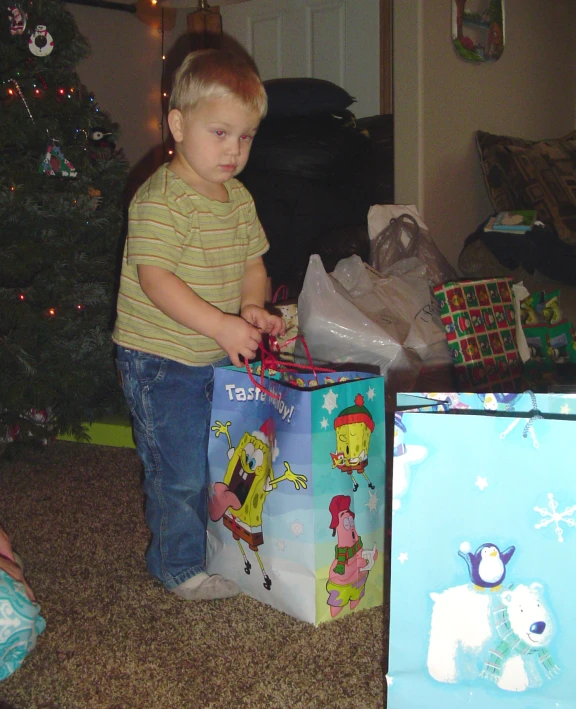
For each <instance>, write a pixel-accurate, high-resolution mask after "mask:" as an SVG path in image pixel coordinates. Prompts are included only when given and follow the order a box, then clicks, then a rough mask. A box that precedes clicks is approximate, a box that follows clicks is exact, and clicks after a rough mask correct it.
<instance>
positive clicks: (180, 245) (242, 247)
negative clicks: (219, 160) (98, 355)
mask: <svg viewBox="0 0 576 709" xmlns="http://www.w3.org/2000/svg"><path fill="white" fill-rule="evenodd" d="M225 186H226V189H227V191H228V196H229V201H228V202H218V201H216V200H211V199H208V198H207V197H204V196H203V195H200V194H198V193H197V192H196V191H195V190H193V189H192V188H191V187H189V186H188V185H187V184H186V183H185V182H184V181H183V180H182V179H181V178H180V177H178V176H177V175H176V174H174V173H173V172H172V171H171V170H169V169H168V166H167V165H163V166H162V167H160V168H159V169H158V170H157V171H156V172H155V173H154V174H153V175H152V176H151V177H150V178H149V179H148V180H147V181H146V182H145V183H144V184H143V185H142V186H141V187H140V189H139V190H138V192H137V193H136V195H135V196H134V198H133V200H132V202H131V204H130V211H129V225H128V238H127V239H126V245H125V247H124V256H123V259H122V274H121V277H120V290H119V293H118V306H117V311H118V312H117V318H116V325H115V327H114V333H113V335H112V337H113V339H114V342H116V343H117V344H119V345H122V346H123V347H126V348H127V349H135V350H139V351H142V352H149V353H151V354H155V355H159V356H161V357H167V358H169V359H173V360H175V361H177V362H182V363H184V364H191V365H204V364H210V363H212V362H216V361H218V360H219V359H221V358H222V357H224V356H225V352H224V351H223V350H222V349H221V348H220V346H219V345H218V344H217V342H216V341H215V340H212V339H210V338H208V337H206V336H205V335H201V334H200V333H198V332H195V331H194V330H190V329H188V328H187V327H185V326H184V325H180V324H179V323H177V322H175V321H174V320H172V319H171V318H169V317H168V316H167V315H164V313H162V312H161V311H160V310H159V309H158V308H157V307H156V306H155V305H154V304H153V303H152V302H151V301H150V300H149V299H148V297H147V296H146V295H144V292H143V291H142V288H141V287H140V281H139V279H138V271H137V266H138V264H142V265H149V266H159V267H160V268H164V269H166V270H167V271H170V272H171V273H174V274H176V275H177V276H178V277H179V278H181V279H182V280H183V281H184V282H185V283H186V284H187V285H188V286H189V287H190V288H192V290H194V292H195V293H196V294H197V295H199V296H200V297H201V298H203V299H204V300H205V301H207V302H208V303H211V304H212V305H214V306H216V307H217V308H219V309H220V310H221V311H222V312H225V313H232V314H238V313H239V312H240V299H241V294H242V283H243V278H244V270H245V267H246V261H247V260H249V259H252V258H256V257H258V256H262V254H264V253H266V251H267V250H268V242H267V240H266V236H265V234H264V230H263V229H262V226H261V224H260V221H259V220H258V217H257V215H256V208H255V206H254V201H253V200H252V197H251V196H250V193H249V192H248V190H246V188H245V187H244V186H243V185H242V184H241V183H240V182H239V181H238V180H235V179H231V180H228V181H227V182H226V183H225Z"/></svg>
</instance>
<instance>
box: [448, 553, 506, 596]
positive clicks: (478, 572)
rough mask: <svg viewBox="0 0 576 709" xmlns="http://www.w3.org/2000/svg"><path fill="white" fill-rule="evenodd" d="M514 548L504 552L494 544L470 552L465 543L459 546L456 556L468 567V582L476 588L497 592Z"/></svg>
mask: <svg viewBox="0 0 576 709" xmlns="http://www.w3.org/2000/svg"><path fill="white" fill-rule="evenodd" d="M515 550H516V547H514V546H511V547H508V549H506V550H504V551H500V549H499V548H498V547H497V546H496V544H491V543H486V544H482V545H481V546H479V547H478V549H476V551H475V552H474V553H471V552H470V545H469V544H468V543H467V542H466V543H464V544H462V545H461V546H460V550H459V551H458V556H461V557H462V558H463V559H464V561H465V562H466V564H467V565H468V573H469V574H470V581H471V582H472V583H473V584H474V586H476V588H478V589H480V590H483V589H485V588H490V589H491V590H492V591H497V590H498V589H499V587H500V586H501V585H502V583H503V581H504V578H505V576H506V565H507V564H508V562H509V561H510V559H511V558H512V554H514V552H515Z"/></svg>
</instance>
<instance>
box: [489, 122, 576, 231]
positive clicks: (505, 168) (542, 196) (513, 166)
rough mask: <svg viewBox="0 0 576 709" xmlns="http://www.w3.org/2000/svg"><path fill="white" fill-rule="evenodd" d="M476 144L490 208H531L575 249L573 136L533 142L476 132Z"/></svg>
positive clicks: (575, 158) (575, 141)
mask: <svg viewBox="0 0 576 709" xmlns="http://www.w3.org/2000/svg"><path fill="white" fill-rule="evenodd" d="M476 144H477V146H478V151H479V153H480V161H481V164H482V170H483V173H484V179H485V181H486V187H487V188H488V193H489V195H490V199H491V201H492V204H493V206H494V209H495V210H496V211H497V212H502V211H505V210H509V209H535V210H536V211H537V214H538V219H540V220H541V221H543V222H544V223H545V224H546V225H547V226H552V227H554V228H555V229H556V231H557V233H558V236H559V237H560V238H561V239H562V241H564V242H566V243H567V244H576V131H572V132H571V133H569V134H568V135H566V136H564V137H563V138H556V139H552V140H539V141H536V140H523V139H522V138H513V137H510V136H502V135H493V134H491V133H485V132H483V131H478V132H477V133H476Z"/></svg>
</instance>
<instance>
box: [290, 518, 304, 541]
mask: <svg viewBox="0 0 576 709" xmlns="http://www.w3.org/2000/svg"><path fill="white" fill-rule="evenodd" d="M290 531H291V532H292V534H293V535H294V536H295V537H299V536H300V535H301V534H303V533H304V525H303V524H302V523H301V522H299V521H298V520H297V519H295V520H294V522H292V524H291V525H290Z"/></svg>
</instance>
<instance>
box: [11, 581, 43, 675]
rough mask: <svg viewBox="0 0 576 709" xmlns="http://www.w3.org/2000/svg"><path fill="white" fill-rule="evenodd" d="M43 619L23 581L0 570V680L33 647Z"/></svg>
mask: <svg viewBox="0 0 576 709" xmlns="http://www.w3.org/2000/svg"><path fill="white" fill-rule="evenodd" d="M45 628H46V621H45V620H44V618H43V617H42V616H41V615H40V606H39V605H38V604H37V603H34V602H33V601H31V600H30V599H29V598H28V596H27V595H26V590H25V589H24V584H22V583H21V582H20V581H16V580H15V579H13V578H12V577H11V576H9V575H8V574H7V573H6V572H5V571H4V570H3V569H0V681H1V680H4V679H6V678H7V677H9V676H10V675H11V674H12V673H13V672H15V671H16V670H17V669H18V668H19V667H20V665H21V664H22V662H23V661H24V659H25V658H26V656H27V655H28V654H29V653H31V652H32V650H33V649H34V648H35V647H36V641H37V639H38V635H40V633H42V632H44V630H45Z"/></svg>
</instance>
